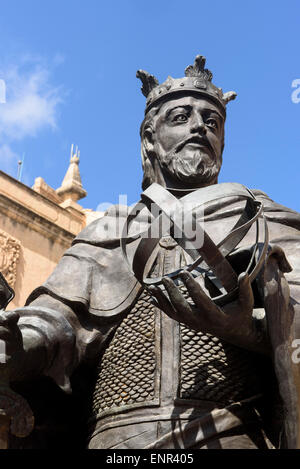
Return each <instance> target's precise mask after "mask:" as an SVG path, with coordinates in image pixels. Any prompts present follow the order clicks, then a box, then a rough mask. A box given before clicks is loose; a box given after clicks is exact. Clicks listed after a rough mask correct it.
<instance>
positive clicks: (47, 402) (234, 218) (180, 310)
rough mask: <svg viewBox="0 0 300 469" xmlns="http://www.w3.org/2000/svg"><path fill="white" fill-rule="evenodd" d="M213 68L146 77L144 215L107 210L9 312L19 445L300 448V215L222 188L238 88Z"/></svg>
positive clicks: (2, 369) (233, 187)
mask: <svg viewBox="0 0 300 469" xmlns="http://www.w3.org/2000/svg"><path fill="white" fill-rule="evenodd" d="M204 66H205V59H204V57H202V56H197V57H196V59H195V63H194V65H193V66H189V67H187V69H186V70H185V77H184V78H180V79H173V78H171V77H168V79H167V80H166V81H165V82H164V83H163V84H161V85H159V83H158V81H157V79H156V78H155V77H154V76H153V75H149V74H148V73H147V72H144V71H142V70H139V71H138V72H137V76H138V77H139V78H141V80H142V83H143V87H142V92H143V93H144V95H145V96H146V97H147V104H146V112H145V119H144V121H143V123H142V125H141V141H142V161H143V169H144V178H143V184H142V186H143V191H144V192H143V194H142V198H141V209H139V208H138V209H136V210H135V211H134V213H133V212H131V213H129V210H128V208H127V207H124V206H117V207H112V208H111V209H109V210H108V212H107V213H106V215H105V216H104V218H102V219H99V220H96V221H94V222H93V223H91V224H90V225H89V226H87V227H86V228H85V229H84V230H83V231H82V232H81V233H80V234H79V235H78V236H77V237H76V238H75V240H74V242H73V245H72V247H71V248H70V249H69V250H68V251H67V252H66V253H65V255H64V256H63V258H62V260H61V261H60V263H59V265H58V266H57V268H56V269H55V270H54V272H53V274H52V275H51V276H50V277H49V279H48V280H47V281H46V282H45V284H43V285H42V286H41V287H39V288H37V289H36V290H35V291H34V292H33V293H32V294H31V295H30V297H29V298H28V300H27V303H26V306H25V307H23V308H19V309H18V310H15V311H10V312H2V314H1V329H0V338H1V339H2V340H3V341H5V343H6V347H7V357H8V359H7V362H6V363H2V364H0V373H2V374H4V375H5V376H8V377H9V382H10V383H11V386H12V387H13V389H14V391H17V392H19V393H20V394H21V395H22V396H23V397H25V398H26V399H27V401H28V402H29V404H30V405H31V407H32V410H33V413H34V415H35V429H34V430H33V432H32V434H31V436H30V437H28V438H25V439H23V440H21V439H15V438H13V437H11V443H10V444H11V446H13V447H21V448H22V447H49V446H50V445H51V446H52V447H53V445H55V446H57V447H58V446H60V445H61V444H63V445H64V446H67V445H68V444H69V443H70V442H71V441H72V443H73V444H74V441H75V442H77V443H78V445H81V446H82V447H85V446H86V447H88V448H110V449H113V448H115V449H125V448H127V449H140V448H189V449H200V448H236V449H237V448H253V449H254V448H259V449H264V448H299V447H300V433H299V403H298V401H299V397H300V394H299V384H300V381H299V365H298V363H297V361H298V360H297V354H296V355H295V351H296V349H295V344H297V341H296V340H297V339H298V338H300V335H299V332H298V330H297V327H298V317H299V314H300V307H299V299H300V280H299V275H298V272H299V269H300V256H299V255H298V253H297V247H298V246H299V243H300V215H299V214H298V213H296V212H294V211H292V210H290V209H288V208H285V207H283V206H281V205H278V204H276V203H275V202H273V201H272V200H271V199H270V198H269V197H268V196H267V195H266V194H264V193H263V192H261V191H258V190H253V191H250V190H249V189H247V188H245V187H244V186H242V185H240V184H233V183H228V184H218V174H219V171H220V168H221V164H222V152H223V147H224V123H225V118H226V105H227V103H228V102H229V101H230V100H232V99H234V97H235V93H233V92H229V93H225V94H223V92H222V90H221V89H220V88H217V87H216V86H215V85H213V84H212V74H211V72H210V71H209V70H207V69H205V68H204ZM151 206H154V207H155V209H157V213H156V215H155V214H153V213H152V211H151ZM188 206H189V208H188V209H187V207H188ZM181 210H182V211H183V213H188V220H189V222H190V223H191V224H194V225H195V226H194V228H195V230H194V232H195V233H196V232H197V233H198V234H200V235H201V236H202V238H201V242H200V243H197V242H196V241H197V240H196V238H194V239H192V238H191V237H189V236H188V235H187V232H186V228H187V226H180V223H178V219H179V218H178V212H180V211H181ZM164 221H169V222H170V223H169V226H167V227H166V226H163V224H164ZM153 228H155V229H156V230H158V231H151V229H153ZM176 230H177V232H176ZM141 233H143V234H145V233H146V234H147V236H141ZM72 391H73V392H72ZM70 444H71V443H70Z"/></svg>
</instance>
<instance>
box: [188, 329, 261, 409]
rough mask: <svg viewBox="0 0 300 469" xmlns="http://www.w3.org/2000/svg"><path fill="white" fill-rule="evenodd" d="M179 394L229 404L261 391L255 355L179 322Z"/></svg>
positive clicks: (189, 397)
mask: <svg viewBox="0 0 300 469" xmlns="http://www.w3.org/2000/svg"><path fill="white" fill-rule="evenodd" d="M180 339H181V363H180V377H181V378H180V397H181V398H182V399H203V400H211V401H214V402H218V403H220V404H223V405H228V404H230V403H232V402H237V401H239V400H242V399H246V398H247V397H251V396H253V395H255V394H258V393H259V392H261V389H260V387H259V379H257V370H256V368H255V362H254V360H253V354H251V353H250V352H247V351H245V350H242V349H240V348H239V347H235V346H234V345H231V344H228V343H226V342H223V341H222V340H220V339H218V338H217V337H214V336H212V335H210V334H203V333H202V332H196V331H194V330H192V329H190V328H188V327H187V326H184V325H182V324H181V325H180Z"/></svg>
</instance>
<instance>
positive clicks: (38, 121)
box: [0, 66, 62, 141]
mask: <svg viewBox="0 0 300 469" xmlns="http://www.w3.org/2000/svg"><path fill="white" fill-rule="evenodd" d="M4 80H5V83H6V104H3V105H1V107H0V140H2V141H3V140H4V139H8V140H10V141H11V140H19V139H22V138H24V137H28V136H30V137H34V136H36V134H37V133H38V132H39V131H40V130H42V129H43V128H46V127H50V128H52V129H54V128H55V127H56V125H57V107H58V105H59V104H60V103H61V102H62V98H61V90H60V88H55V87H51V85H50V83H49V72H48V71H47V70H46V69H45V68H42V67H40V66H36V67H35V68H34V69H33V70H30V71H29V72H28V71H25V72H23V73H22V70H20V69H19V68H17V67H14V68H10V69H9V70H8V71H7V72H6V74H5V76H4Z"/></svg>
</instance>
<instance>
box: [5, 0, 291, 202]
mask: <svg viewBox="0 0 300 469" xmlns="http://www.w3.org/2000/svg"><path fill="white" fill-rule="evenodd" d="M299 18H300V6H299V1H293V0H286V1H285V2H279V1H275V2H274V1H269V0H265V1H262V0H260V1H257V0H253V1H251V2H246V1H244V2H241V1H234V0H226V1H221V0H215V1H214V2H207V1H200V0H198V1H196V0H191V1H188V0H186V1H185V2H182V1H179V0H173V1H172V2H171V1H164V0H160V1H157V0H153V1H152V2H149V1H147V2H145V1H143V0H139V1H137V0H131V1H130V0H122V1H121V0H115V1H114V2H103V1H102V0H85V1H83V0H72V1H71V0H60V1H58V0H51V1H50V0H43V1H40V0H26V1H24V0H10V1H9V2H7V1H3V0H0V79H3V80H5V82H6V85H7V103H6V104H0V169H2V170H4V171H6V172H8V173H9V174H11V175H12V176H14V177H16V175H17V161H18V159H19V158H21V157H22V155H23V153H25V164H24V170H23V182H25V183H26V184H28V185H32V184H33V182H34V179H35V178H36V177H38V176H42V177H43V178H44V179H45V180H46V182H47V183H48V184H50V185H51V186H52V187H54V188H57V187H59V186H60V184H61V181H62V179H63V176H64V174H65V171H66V169H67V167H68V161H69V152H70V146H71V143H75V144H77V145H78V146H79V148H80V150H81V163H80V169H81V175H82V180H83V184H84V187H85V189H86V190H87V191H88V196H87V197H86V199H83V200H82V201H81V203H82V205H83V206H84V207H86V208H92V209H96V208H97V206H98V204H100V203H103V202H111V203H117V202H118V197H119V194H128V203H129V204H132V203H133V202H135V201H136V200H138V199H139V195H140V182H141V178H142V171H141V164H140V141H139V125H140V122H141V121H142V119H143V112H144V102H145V98H144V97H143V96H142V94H141V93H140V82H139V81H138V80H137V79H136V78H135V73H136V70H137V69H139V68H142V69H145V70H148V71H149V72H151V73H153V74H155V75H156V76H157V78H158V79H159V80H160V81H163V80H165V79H166V77H167V76H168V75H171V76H173V77H181V76H183V72H184V68H185V67H186V66H187V65H189V64H190V63H192V62H193V60H194V57H195V55H197V54H199V53H200V54H203V55H205V56H206V58H207V67H208V68H209V69H211V70H212V72H213V74H214V80H213V81H214V83H215V84H216V85H217V86H220V87H222V88H223V90H224V91H229V90H235V91H236V92H237V93H238V98H237V99H236V100H235V101H233V102H231V103H229V105H228V118H227V126H226V147H225V151H224V161H223V169H222V172H221V177H220V182H229V181H233V182H240V183H243V184H245V185H247V186H248V187H250V188H259V189H262V190H264V191H265V192H267V193H268V194H269V195H270V196H271V197H272V198H273V199H275V200H276V201H277V202H279V203H282V204H284V205H286V206H289V207H291V208H293V209H295V210H298V211H300V202H299V195H298V194H299V185H300V180H299V176H300V174H299V173H300V171H299V168H300V163H299V160H300V102H299V103H298V104H296V103H294V102H293V101H292V99H291V97H292V93H293V91H294V92H295V96H296V97H297V96H298V95H297V88H294V89H293V88H292V82H293V81H294V80H297V79H299V85H298V86H299V98H300V62H299V21H300V20H299Z"/></svg>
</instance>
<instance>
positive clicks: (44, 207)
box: [0, 171, 85, 246]
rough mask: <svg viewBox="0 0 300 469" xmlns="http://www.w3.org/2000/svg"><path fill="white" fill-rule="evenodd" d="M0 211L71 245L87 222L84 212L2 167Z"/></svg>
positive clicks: (0, 173) (49, 236)
mask: <svg viewBox="0 0 300 469" xmlns="http://www.w3.org/2000/svg"><path fill="white" fill-rule="evenodd" d="M0 212H1V213H3V214H5V215H7V216H9V217H10V218H12V219H14V220H16V221H18V222H20V223H23V224H25V225H26V226H30V228H32V229H33V230H35V231H37V232H39V233H41V234H43V235H44V236H46V237H47V238H49V239H56V240H58V241H59V242H60V243H62V244H63V245H64V246H69V245H70V243H71V241H72V239H73V238H74V236H76V235H77V234H78V233H79V231H81V229H82V228H83V227H84V226H85V215H84V213H82V214H80V213H77V214H76V217H75V216H73V215H72V213H71V212H70V211H69V210H67V209H65V208H62V207H60V206H59V205H58V204H56V203H55V202H53V201H51V200H49V199H47V198H46V197H45V196H43V195H41V194H39V193H37V192H36V191H34V190H33V189H31V188H30V187H28V186H26V185H25V184H22V183H21V182H19V181H17V180H16V179H14V178H12V177H11V176H9V175H7V174H6V173H3V172H2V171H0Z"/></svg>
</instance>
